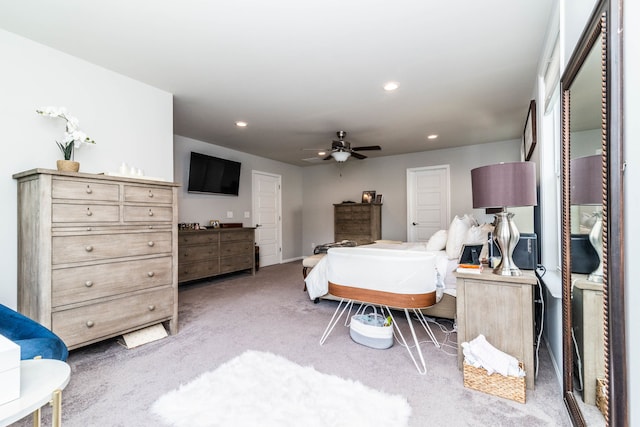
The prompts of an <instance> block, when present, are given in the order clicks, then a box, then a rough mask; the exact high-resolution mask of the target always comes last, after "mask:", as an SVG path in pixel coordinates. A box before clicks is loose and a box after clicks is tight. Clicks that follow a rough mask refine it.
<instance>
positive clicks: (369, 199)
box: [362, 190, 376, 203]
mask: <svg viewBox="0 0 640 427" xmlns="http://www.w3.org/2000/svg"><path fill="white" fill-rule="evenodd" d="M375 199H376V192H375V191H372V190H369V191H363V192H362V203H373V202H374V200H375Z"/></svg>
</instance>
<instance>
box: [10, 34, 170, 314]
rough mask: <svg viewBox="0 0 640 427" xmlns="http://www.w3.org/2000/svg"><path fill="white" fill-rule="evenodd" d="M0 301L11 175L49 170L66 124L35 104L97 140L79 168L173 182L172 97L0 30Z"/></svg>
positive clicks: (13, 261) (13, 266)
mask: <svg viewBox="0 0 640 427" xmlns="http://www.w3.org/2000/svg"><path fill="white" fill-rule="evenodd" d="M0 57H1V58H2V67H0V94H2V95H1V96H0V124H1V127H2V130H3V155H2V156H0V171H2V174H0V199H1V200H2V201H3V203H2V205H3V208H2V210H1V211H0V242H1V243H0V246H1V247H2V257H0V271H2V276H1V277H0V303H2V304H5V305H7V306H9V307H12V308H16V304H17V231H16V227H17V215H16V214H17V212H16V211H17V208H16V206H17V195H16V183H15V181H14V180H13V179H12V177H11V176H12V175H13V174H14V173H16V172H20V171H24V170H28V169H33V168H46V169H55V163H56V160H58V159H61V158H62V156H61V153H60V150H59V149H58V147H57V146H56V144H55V140H56V139H60V138H61V137H62V134H63V132H64V121H63V120H62V119H57V118H49V117H42V116H39V115H37V114H36V113H35V109H36V108H39V107H44V106H47V105H54V106H65V107H66V108H67V109H68V111H69V113H70V114H71V115H73V116H75V117H77V118H78V119H79V120H80V128H81V129H82V130H83V131H85V132H86V133H87V134H88V135H89V136H90V137H91V138H93V139H94V140H95V141H96V145H95V146H87V147H82V148H81V149H80V150H78V151H77V153H76V156H75V158H76V160H77V161H79V162H80V163H81V165H80V170H81V171H82V172H90V173H98V172H105V171H117V169H118V166H119V165H120V163H121V162H122V161H127V162H128V163H130V164H132V165H135V166H136V167H138V168H141V169H144V171H145V173H146V174H147V175H149V176H156V177H161V178H164V179H166V180H172V179H173V100H172V95H171V94H169V93H167V92H164V91H161V90H158V89H155V88H153V87H151V86H148V85H146V84H143V83H140V82H137V81H134V80H132V79H129V78H127V77H124V76H121V75H119V74H116V73H113V72H111V71H109V70H106V69H104V68H100V67H97V66H95V65H92V64H90V63H88V62H85V61H82V60H80V59H77V58H74V57H72V56H69V55H66V54H64V53H61V52H59V51H56V50H53V49H50V48H48V47H45V46H42V45H40V44H37V43H33V42H31V41H29V40H27V39H25V38H22V37H19V36H16V35H14V34H12V33H9V32H6V31H4V30H0Z"/></svg>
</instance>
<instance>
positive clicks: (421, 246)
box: [305, 242, 458, 319]
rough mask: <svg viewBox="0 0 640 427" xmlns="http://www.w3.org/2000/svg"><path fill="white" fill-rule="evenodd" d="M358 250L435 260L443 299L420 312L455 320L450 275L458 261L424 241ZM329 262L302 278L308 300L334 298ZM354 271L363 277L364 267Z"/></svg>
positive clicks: (374, 246)
mask: <svg viewBox="0 0 640 427" xmlns="http://www.w3.org/2000/svg"><path fill="white" fill-rule="evenodd" d="M358 248H361V249H371V250H375V249H384V250H392V251H419V252H428V253H429V254H432V255H433V256H434V257H435V268H436V271H437V272H438V273H439V274H440V275H441V276H442V278H443V281H444V284H445V289H444V296H443V298H442V299H441V300H440V302H438V303H437V304H435V305H434V306H432V307H429V308H427V309H423V310H422V311H423V313H425V314H426V315H428V316H434V317H444V318H448V319H454V318H455V311H456V310H455V296H456V278H455V276H454V275H453V272H454V271H455V268H456V267H457V264H458V262H457V259H453V260H450V259H449V258H448V257H447V254H446V253H445V251H427V249H426V244H425V243H424V242H416V243H410V242H399V243H374V244H371V245H364V246H359V247H358ZM349 249H356V248H349ZM330 250H331V249H330ZM329 262H330V261H329V257H327V256H325V257H323V258H322V259H321V260H320V261H319V262H318V263H317V264H316V266H315V267H314V268H313V269H312V270H311V271H310V272H309V274H308V275H307V277H306V279H305V283H306V285H307V292H308V294H309V298H310V299H311V300H316V299H317V298H326V299H336V298H335V297H334V296H333V295H331V294H330V293H329V282H328V279H327V273H328V270H329V268H330V267H331V266H329V265H328V263H329ZM354 269H355V270H360V271H359V272H358V273H361V274H362V276H363V277H366V270H367V267H366V266H363V265H358V266H354ZM362 270H365V271H362ZM403 274H404V275H406V274H411V272H407V271H405V272H403ZM398 276H401V274H398ZM398 279H399V280H401V279H400V277H398Z"/></svg>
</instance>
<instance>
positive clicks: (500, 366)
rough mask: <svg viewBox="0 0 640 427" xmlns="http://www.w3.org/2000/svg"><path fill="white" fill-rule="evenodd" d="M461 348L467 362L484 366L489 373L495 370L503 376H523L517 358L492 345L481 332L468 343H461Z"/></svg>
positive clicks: (523, 373)
mask: <svg viewBox="0 0 640 427" xmlns="http://www.w3.org/2000/svg"><path fill="white" fill-rule="evenodd" d="M462 349H463V353H464V355H465V360H467V363H470V364H472V365H473V366H475V367H483V368H485V369H486V370H487V373H488V374H489V375H491V374H493V373H494V372H497V373H499V374H501V375H505V376H513V377H524V376H525V372H524V371H523V370H522V369H520V366H519V365H518V359H516V358H515V357H513V356H511V355H509V354H507V353H504V352H502V351H500V350H498V349H497V348H495V347H494V346H492V345H491V344H490V343H489V342H488V341H487V339H486V338H485V336H484V335H482V334H481V335H478V336H477V337H476V338H475V339H473V340H471V341H470V342H468V343H467V342H464V343H462Z"/></svg>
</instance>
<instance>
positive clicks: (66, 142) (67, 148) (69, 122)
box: [36, 107, 96, 160]
mask: <svg viewBox="0 0 640 427" xmlns="http://www.w3.org/2000/svg"><path fill="white" fill-rule="evenodd" d="M36 113H38V114H40V115H43V116H48V117H59V118H61V119H64V120H65V122H66V128H65V132H64V138H63V140H62V142H60V141H56V144H58V147H60V151H62V154H63V155H64V159H65V160H73V151H74V149H77V148H80V146H81V145H82V144H95V143H96V142H95V141H94V140H93V139H91V138H89V137H88V136H87V134H86V133H84V132H82V131H81V130H80V124H79V122H78V119H76V118H75V117H73V116H70V115H69V114H68V113H67V109H66V108H64V107H44V108H41V109H38V110H36Z"/></svg>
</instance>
